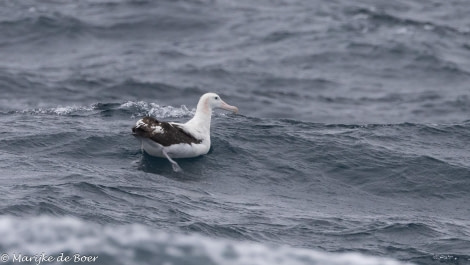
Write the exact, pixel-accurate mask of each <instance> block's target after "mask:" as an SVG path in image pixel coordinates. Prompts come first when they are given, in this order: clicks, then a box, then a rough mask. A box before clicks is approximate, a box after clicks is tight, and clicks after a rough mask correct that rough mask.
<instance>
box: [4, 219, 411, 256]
mask: <svg viewBox="0 0 470 265" xmlns="http://www.w3.org/2000/svg"><path fill="white" fill-rule="evenodd" d="M0 236H1V237H2V241H1V243H0V247H1V248H2V251H3V253H5V254H7V255H9V257H10V264H13V262H11V261H12V258H13V255H14V254H15V255H19V254H21V255H23V256H32V255H41V254H45V255H47V256H52V257H54V258H57V257H58V256H60V255H61V253H64V254H62V255H65V256H71V257H73V256H74V255H76V254H78V255H80V256H81V257H97V261H98V262H99V264H154V262H155V261H158V262H159V264H174V265H178V264H194V265H199V264H201V265H208V264H213V265H215V264H224V265H225V264H231V265H245V264H253V265H265V264H266V265H268V264H269V265H275V264H279V265H281V264H289V265H291V264H297V265H301V264H325V265H340V264H344V265H346V264H348V265H356V264H357V265H368V264H370V265H405V264H410V263H405V262H399V261H395V260H391V259H387V258H382V257H372V256H366V255H363V254H360V253H342V254H339V253H326V252H320V251H316V250H310V249H297V248H291V247H287V246H269V245H263V244H259V243H251V242H243V241H229V240H219V239H213V238H207V237H204V236H201V235H198V234H186V235H183V234H170V233H166V232H162V231H156V230H154V229H151V228H149V227H147V226H143V225H137V224H128V225H109V224H108V225H99V224H95V223H90V222H85V221H82V220H80V219H75V218H70V217H49V216H40V217H31V218H26V219H25V218H17V217H11V216H2V217H0ZM3 257H5V256H3ZM7 264H8V263H7ZM59 264H66V263H59Z"/></svg>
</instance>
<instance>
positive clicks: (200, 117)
mask: <svg viewBox="0 0 470 265" xmlns="http://www.w3.org/2000/svg"><path fill="white" fill-rule="evenodd" d="M211 117H212V109H211V108H210V107H209V106H208V104H206V102H205V101H202V102H201V101H200V102H199V103H198V104H197V108H196V113H195V114H194V117H193V118H192V119H191V120H189V121H188V122H187V123H186V125H189V126H191V127H192V128H195V129H196V128H197V130H198V131H199V132H200V133H204V134H206V133H207V134H208V133H210V129H211Z"/></svg>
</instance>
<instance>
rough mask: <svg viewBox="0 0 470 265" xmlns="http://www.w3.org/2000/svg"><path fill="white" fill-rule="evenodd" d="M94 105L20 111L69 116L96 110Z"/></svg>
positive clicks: (23, 111)
mask: <svg viewBox="0 0 470 265" xmlns="http://www.w3.org/2000/svg"><path fill="white" fill-rule="evenodd" d="M94 109H95V107H94V105H91V106H75V105H74V106H58V107H55V108H37V109H32V110H31V109H30V110H22V111H18V113H23V114H55V115H68V114H71V113H74V112H85V111H92V110H94Z"/></svg>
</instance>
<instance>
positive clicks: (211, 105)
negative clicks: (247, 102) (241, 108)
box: [132, 93, 238, 171]
mask: <svg viewBox="0 0 470 265" xmlns="http://www.w3.org/2000/svg"><path fill="white" fill-rule="evenodd" d="M215 108H220V109H225V110H229V111H232V112H234V113H237V112H238V108H237V107H235V106H231V105H229V104H227V103H225V102H224V101H223V100H222V99H221V98H220V96H219V95H217V94H215V93H206V94H204V95H202V96H201V98H200V99H199V102H198V103H197V108H196V113H195V114H194V117H193V118H192V119H190V120H189V121H188V122H186V123H177V122H165V121H159V120H157V119H155V118H152V117H149V116H147V117H144V118H142V119H140V120H138V121H137V122H136V124H135V126H134V127H133V128H132V134H133V135H134V136H135V137H137V138H139V139H140V140H141V142H142V150H144V151H145V152H146V153H147V154H149V155H151V156H156V157H162V158H166V159H168V161H170V163H171V165H172V167H173V170H174V171H181V168H180V166H179V165H178V163H176V161H174V160H173V159H172V158H189V157H197V156H200V155H205V154H207V153H208V152H209V149H210V147H211V135H210V128H211V116H212V110H213V109H215Z"/></svg>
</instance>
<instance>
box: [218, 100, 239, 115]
mask: <svg viewBox="0 0 470 265" xmlns="http://www.w3.org/2000/svg"><path fill="white" fill-rule="evenodd" d="M220 108H221V109H225V110H229V111H233V112H234V113H237V112H238V108H237V107H235V106H231V105H229V104H227V103H225V102H224V101H222V104H221V105H220Z"/></svg>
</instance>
